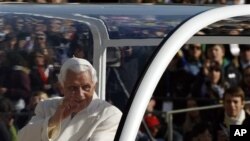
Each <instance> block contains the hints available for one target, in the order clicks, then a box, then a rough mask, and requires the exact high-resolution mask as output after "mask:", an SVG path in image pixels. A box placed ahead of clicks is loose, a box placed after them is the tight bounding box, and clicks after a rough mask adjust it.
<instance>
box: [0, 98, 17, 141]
mask: <svg viewBox="0 0 250 141" xmlns="http://www.w3.org/2000/svg"><path fill="white" fill-rule="evenodd" d="M13 110H14V107H13V105H12V103H11V101H9V100H8V99H6V98H3V97H0V140H1V141H17V139H16V136H17V131H16V128H15V125H14V116H13V112H14V111H13Z"/></svg>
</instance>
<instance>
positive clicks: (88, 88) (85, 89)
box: [82, 85, 91, 91]
mask: <svg viewBox="0 0 250 141" xmlns="http://www.w3.org/2000/svg"><path fill="white" fill-rule="evenodd" d="M90 88H91V87H90V86H89V85H87V86H83V87H82V89H83V90H84V91H90Z"/></svg>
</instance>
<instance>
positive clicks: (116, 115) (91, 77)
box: [18, 57, 122, 141]
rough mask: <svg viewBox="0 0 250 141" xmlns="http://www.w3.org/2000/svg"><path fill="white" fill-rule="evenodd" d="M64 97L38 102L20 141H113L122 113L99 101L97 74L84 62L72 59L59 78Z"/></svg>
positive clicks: (22, 130)
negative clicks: (96, 88)
mask: <svg viewBox="0 0 250 141" xmlns="http://www.w3.org/2000/svg"><path fill="white" fill-rule="evenodd" d="M58 79H59V82H60V83H61V84H62V86H63V88H62V91H63V94H64V97H63V98H51V99H49V100H46V101H43V102H41V103H39V104H38V105H37V107H36V109H35V115H34V116H33V117H32V119H31V120H30V122H29V123H28V124H27V125H26V126H25V127H23V128H22V129H21V130H20V131H19V132H18V141H113V140H114V136H115V133H116V130H117V127H118V124H119V122H120V118H121V115H122V113H121V111H120V110H118V108H116V107H114V106H112V105H111V104H109V103H107V102H105V101H103V100H100V99H99V98H98V97H97V95H96V93H95V87H96V83H97V76H96V71H95V69H94V68H93V66H92V65H91V64H90V63H89V62H88V61H87V60H85V59H80V58H75V57H74V58H70V59H68V60H67V61H66V62H64V64H63V65H62V68H61V70H60V74H59V76H58Z"/></svg>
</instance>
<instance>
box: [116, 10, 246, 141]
mask: <svg viewBox="0 0 250 141" xmlns="http://www.w3.org/2000/svg"><path fill="white" fill-rule="evenodd" d="M248 14H250V5H232V6H224V7H220V8H215V9H212V10H208V11H206V12H203V13H201V14H199V15H197V16H195V17H193V18H191V19H189V20H188V21H186V22H185V23H184V24H182V25H181V26H180V27H178V29H177V30H176V31H175V32H174V33H173V34H172V35H171V36H170V37H169V38H168V40H167V41H166V42H165V44H164V45H163V47H162V48H161V49H160V50H159V52H158V54H157V55H156V56H155V58H154V60H153V61H152V63H151V65H150V66H149V68H148V70H147V72H146V74H145V75H144V77H143V79H142V81H141V84H140V86H139V88H138V90H137V92H136V95H135V97H134V100H133V102H132V105H131V107H130V109H129V112H128V115H127V118H126V120H125V124H124V127H123V129H122V132H121V136H120V141H134V140H135V138H136V134H137V132H138V129H139V126H140V121H141V120H142V118H143V115H144V112H145V110H146V107H147V104H148V102H149V100H150V98H151V96H152V94H153V92H154V90H155V88H156V86H157V84H158V82H159V80H160V78H161V76H162V74H163V73H164V71H165V69H166V68H167V66H168V64H169V63H170V61H171V60H172V58H173V57H174V56H175V54H176V53H177V51H178V50H179V49H180V48H181V47H182V46H183V45H184V44H185V43H186V42H187V41H188V40H189V39H190V38H191V37H192V36H193V35H194V34H196V33H197V32H198V31H200V30H201V29H203V28H204V27H207V26H208V25H210V24H213V23H215V22H217V21H219V20H223V19H227V18H231V17H235V16H243V15H248ZM208 17H209V18H208ZM171 140H172V138H171V137H169V141H171Z"/></svg>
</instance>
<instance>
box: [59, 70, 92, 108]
mask: <svg viewBox="0 0 250 141" xmlns="http://www.w3.org/2000/svg"><path fill="white" fill-rule="evenodd" d="M94 91H95V84H94V83H93V81H92V78H91V75H90V72H89V71H85V72H80V73H75V72H73V71H71V70H69V71H68V72H67V74H66V78H65V81H64V86H63V93H64V97H65V98H68V99H71V100H72V102H75V103H79V104H80V103H81V104H82V103H84V105H85V106H84V107H83V108H85V107H87V106H88V105H89V103H90V102H91V100H92V97H93V94H94Z"/></svg>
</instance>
